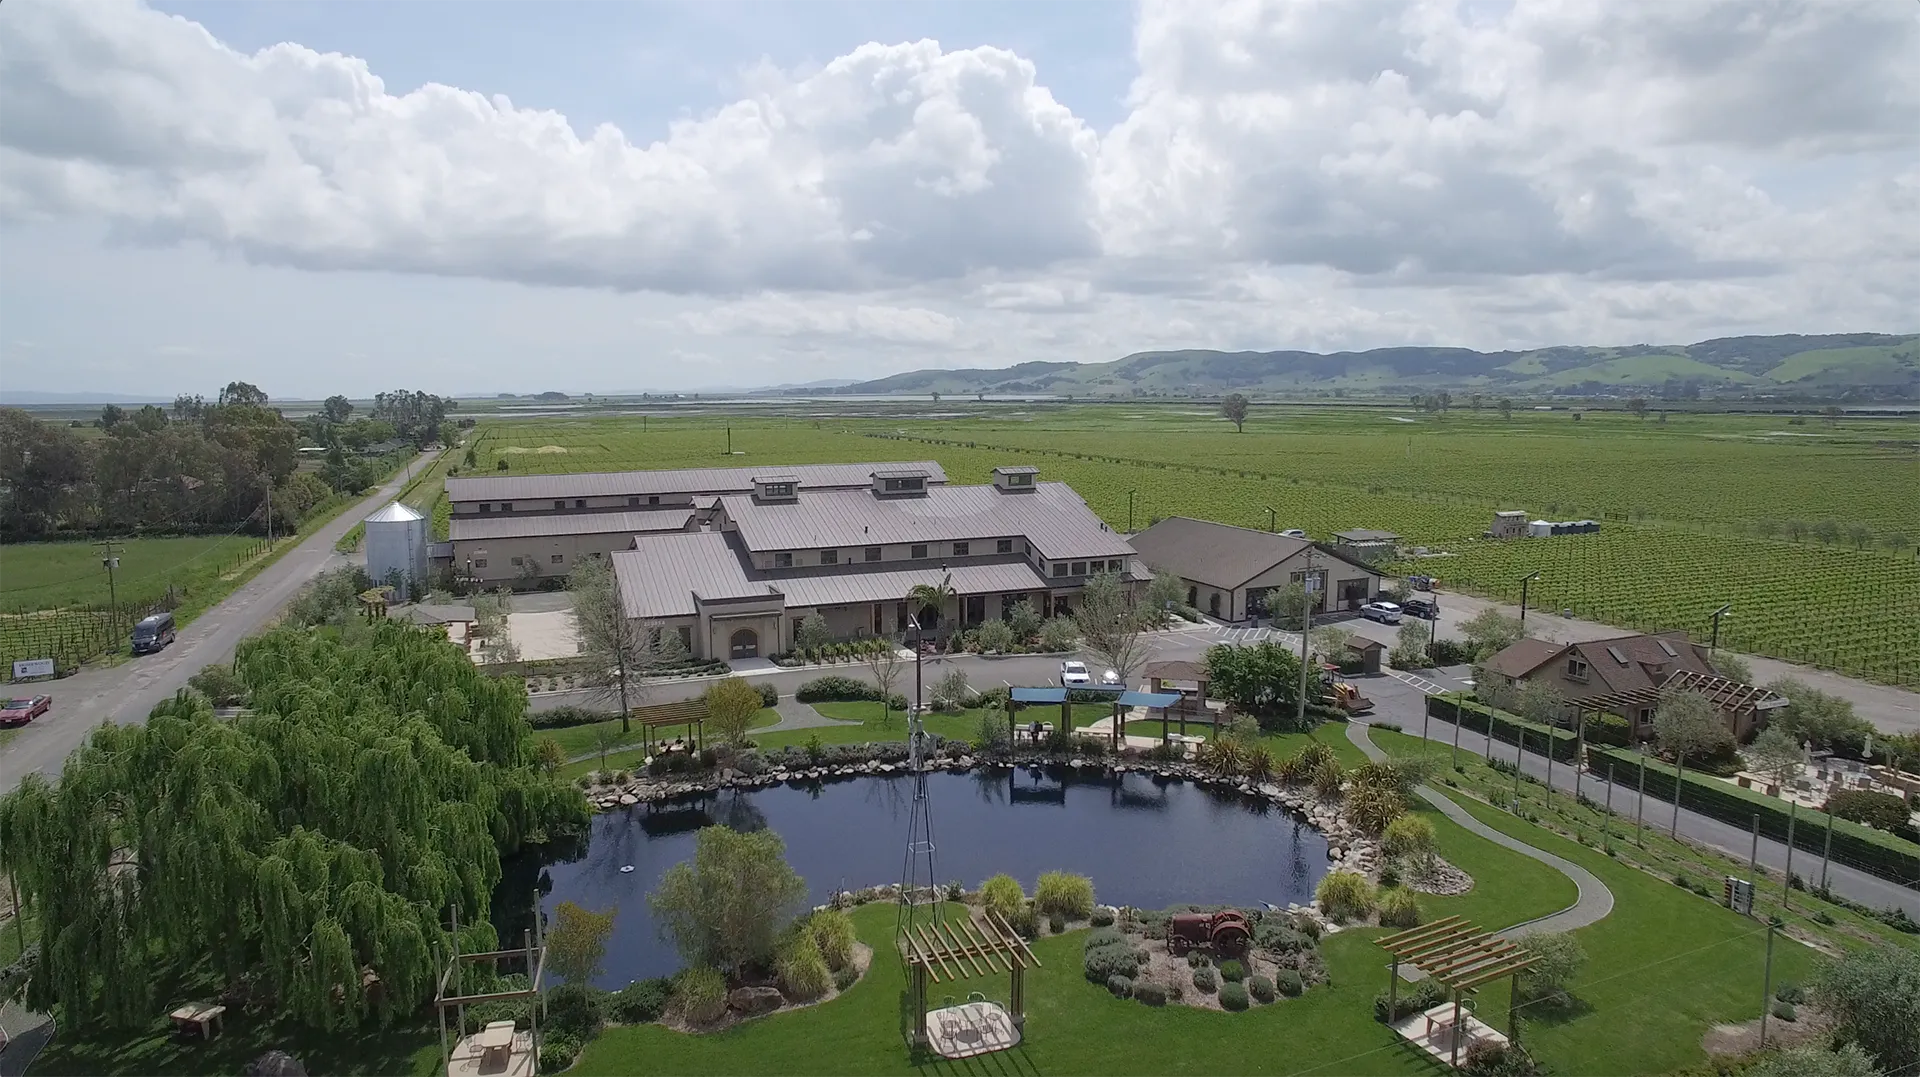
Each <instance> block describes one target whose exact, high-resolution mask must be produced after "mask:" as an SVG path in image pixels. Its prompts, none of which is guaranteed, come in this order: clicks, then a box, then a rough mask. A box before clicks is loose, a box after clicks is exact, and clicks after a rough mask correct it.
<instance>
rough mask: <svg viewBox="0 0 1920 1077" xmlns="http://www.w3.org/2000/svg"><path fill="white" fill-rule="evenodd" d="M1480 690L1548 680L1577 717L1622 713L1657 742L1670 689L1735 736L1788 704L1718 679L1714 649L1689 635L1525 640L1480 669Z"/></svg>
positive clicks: (1749, 732)
mask: <svg viewBox="0 0 1920 1077" xmlns="http://www.w3.org/2000/svg"><path fill="white" fill-rule="evenodd" d="M1480 671H1481V677H1482V682H1483V683H1482V684H1481V687H1482V688H1484V689H1486V690H1487V691H1489V692H1492V693H1499V692H1502V691H1505V690H1510V689H1513V688H1517V687H1518V686H1519V685H1521V684H1531V683H1536V682H1540V681H1544V682H1546V683H1548V684H1551V685H1552V686H1553V687H1554V688H1555V689H1557V690H1558V691H1559V693H1560V695H1561V697H1562V698H1564V699H1565V700H1566V701H1567V704H1568V712H1569V717H1571V714H1572V713H1573V712H1575V711H1601V712H1605V713H1609V714H1617V715H1619V716H1620V717H1622V718H1625V719H1627V720H1628V721H1629V722H1631V723H1632V724H1633V729H1634V733H1635V735H1636V736H1641V737H1645V736H1651V735H1652V732H1653V715H1654V712H1655V711H1656V710H1658V709H1659V704H1660V695H1661V693H1662V692H1666V691H1690V692H1695V693H1698V694H1701V695H1704V696H1706V697H1707V698H1708V699H1709V700H1710V701H1711V702H1712V703H1713V704H1714V706H1715V707H1716V708H1717V709H1718V710H1719V711H1720V713H1721V715H1722V717H1723V718H1724V719H1725V720H1726V722H1727V729H1728V732H1730V733H1732V734H1733V735H1734V736H1735V737H1736V738H1738V739H1740V740H1743V741H1744V740H1746V739H1748V738H1750V737H1751V736H1752V735H1753V733H1754V731H1755V729H1756V728H1757V727H1758V724H1759V723H1760V722H1761V721H1762V720H1763V718H1764V716H1765V714H1766V712H1767V711H1769V710H1772V709H1774V708H1775V707H1778V706H1782V705H1784V702H1785V701H1784V700H1783V699H1781V698H1780V697H1779V696H1777V695H1775V694H1774V693H1772V692H1768V691H1766V690H1765V689H1760V688H1754V687H1752V686H1750V685H1744V684H1741V683H1740V682H1738V681H1732V680H1729V679H1727V678H1725V677H1722V676H1720V675H1719V673H1718V672H1717V671H1716V670H1715V669H1714V668H1713V662H1712V660H1711V659H1710V657H1709V656H1708V651H1707V648H1706V647H1704V646H1702V645H1700V644H1698V643H1695V642H1693V641H1692V640H1691V639H1689V638H1688V637H1687V634H1686V633H1685V632H1660V633H1652V634H1649V633H1633V634H1630V635H1624V636H1613V637H1610V638H1608V639H1597V640H1583V641H1580V642H1577V643H1553V642H1550V641H1548V640H1541V639H1533V638H1531V637H1529V638H1526V639H1522V640H1519V641H1518V642H1516V643H1514V644H1513V645H1512V646H1510V647H1507V648H1505V649H1503V650H1502V651H1500V653H1498V654H1496V655H1494V656H1493V657H1492V658H1489V659H1487V660H1486V661H1485V662H1483V663H1481V665H1480Z"/></svg>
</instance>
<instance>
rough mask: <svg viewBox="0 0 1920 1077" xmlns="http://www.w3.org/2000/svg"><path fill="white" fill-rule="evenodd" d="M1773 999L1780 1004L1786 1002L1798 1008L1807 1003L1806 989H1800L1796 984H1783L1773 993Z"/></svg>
mask: <svg viewBox="0 0 1920 1077" xmlns="http://www.w3.org/2000/svg"><path fill="white" fill-rule="evenodd" d="M1773 997H1774V998H1776V999H1779V1000H1780V1001H1781V1002H1788V1003H1792V1004H1793V1005H1795V1006H1798V1005H1800V1004H1801V1003H1803V1002H1805V1001H1807V991H1806V988H1804V987H1801V986H1800V985H1799V984H1797V983H1791V982H1789V983H1783V984H1781V985H1780V990H1778V991H1775V992H1774V993H1773Z"/></svg>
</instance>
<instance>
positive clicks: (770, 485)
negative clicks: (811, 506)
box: [753, 475, 800, 501]
mask: <svg viewBox="0 0 1920 1077" xmlns="http://www.w3.org/2000/svg"><path fill="white" fill-rule="evenodd" d="M799 493H800V479H799V477H798V476H795V475H764V476H757V477H755V478H754V480H753V496H754V497H755V498H758V499H759V500H761V501H792V500H793V499H794V498H796V497H798V496H799Z"/></svg>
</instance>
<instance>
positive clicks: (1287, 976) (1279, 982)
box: [1273, 969, 1307, 998]
mask: <svg viewBox="0 0 1920 1077" xmlns="http://www.w3.org/2000/svg"><path fill="white" fill-rule="evenodd" d="M1273 985H1274V986H1275V987H1277V988H1279V989H1280V993H1281V994H1283V995H1285V996H1287V997H1288V998H1298V997H1299V995H1300V993H1301V992H1302V991H1305V990H1306V989H1307V983H1306V981H1305V980H1302V979H1301V978H1300V973H1299V972H1297V971H1295V970H1293V969H1281V970H1280V971H1279V972H1276V973H1274V974H1273Z"/></svg>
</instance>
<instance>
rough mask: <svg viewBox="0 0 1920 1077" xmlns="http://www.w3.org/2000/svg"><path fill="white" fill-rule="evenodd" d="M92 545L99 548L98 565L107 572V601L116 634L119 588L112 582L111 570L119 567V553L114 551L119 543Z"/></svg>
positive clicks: (117, 629) (97, 543)
mask: <svg viewBox="0 0 1920 1077" xmlns="http://www.w3.org/2000/svg"><path fill="white" fill-rule="evenodd" d="M94 545H95V546H99V547H101V555H100V565H101V567H102V568H105V569H106V570H107V601H108V602H110V603H112V606H111V609H112V610H113V614H112V616H113V630H114V632H116V633H117V632H119V631H120V588H119V586H118V585H117V584H116V583H115V582H114V579H113V570H114V569H117V568H119V567H120V556H119V551H118V550H115V549H114V547H115V546H117V545H119V543H116V542H114V541H113V540H111V539H109V540H107V541H105V542H96V543H94Z"/></svg>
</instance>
